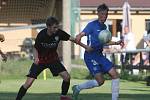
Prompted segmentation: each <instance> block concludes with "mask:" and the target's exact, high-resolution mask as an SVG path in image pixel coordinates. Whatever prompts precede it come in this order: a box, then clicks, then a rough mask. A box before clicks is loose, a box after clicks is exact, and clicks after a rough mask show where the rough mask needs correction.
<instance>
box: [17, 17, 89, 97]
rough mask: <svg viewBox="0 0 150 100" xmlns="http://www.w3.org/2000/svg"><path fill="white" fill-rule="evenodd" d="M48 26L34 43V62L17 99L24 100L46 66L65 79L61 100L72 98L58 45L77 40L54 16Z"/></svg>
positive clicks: (50, 18)
mask: <svg viewBox="0 0 150 100" xmlns="http://www.w3.org/2000/svg"><path fill="white" fill-rule="evenodd" d="M46 26H47V28H45V29H43V30H41V31H40V32H39V33H38V35H37V37H36V40H35V45H34V50H35V52H34V62H33V64H32V65H31V68H30V70H29V73H28V74H27V79H26V81H25V83H24V84H23V85H22V86H21V87H20V89H19V92H18V94H17V97H16V100H22V98H23V97H24V95H25V94H26V92H27V90H28V89H29V88H30V87H31V85H32V84H33V82H34V80H35V79H36V78H37V77H38V75H39V74H40V73H41V72H42V71H43V70H44V69H46V68H49V69H50V71H51V73H52V74H53V76H58V75H59V76H61V78H62V79H63V82H62V86H61V96H60V100H71V97H68V96H66V95H67V93H68V89H69V86H70V75H69V73H68V72H67V70H66V69H65V67H64V65H63V64H62V63H61V61H60V60H59V57H58V54H57V47H58V44H59V42H60V41H67V40H70V41H71V42H73V43H76V40H75V38H73V37H71V36H70V35H69V34H67V33H66V32H64V31H63V30H61V29H59V22H58V20H57V19H56V18H54V17H49V18H48V19H47V21H46ZM78 44H79V45H82V46H84V47H85V49H87V51H88V48H89V47H88V46H86V45H84V44H82V43H79V42H78ZM89 49H90V48H89Z"/></svg>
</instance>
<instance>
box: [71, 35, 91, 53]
mask: <svg viewBox="0 0 150 100" xmlns="http://www.w3.org/2000/svg"><path fill="white" fill-rule="evenodd" d="M69 40H70V41H72V42H74V43H76V44H78V45H80V46H81V47H83V48H84V49H85V50H86V51H88V52H90V51H92V50H93V48H91V47H90V46H88V45H85V44H84V43H82V42H80V41H78V40H76V39H75V38H74V37H70V39H69Z"/></svg>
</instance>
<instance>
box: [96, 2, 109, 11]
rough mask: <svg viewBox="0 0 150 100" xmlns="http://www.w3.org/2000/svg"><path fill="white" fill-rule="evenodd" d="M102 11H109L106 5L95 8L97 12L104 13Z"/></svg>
mask: <svg viewBox="0 0 150 100" xmlns="http://www.w3.org/2000/svg"><path fill="white" fill-rule="evenodd" d="M104 10H107V11H109V8H108V6H107V5H106V4H104V3H103V4H101V5H99V6H98V7H97V12H100V11H104Z"/></svg>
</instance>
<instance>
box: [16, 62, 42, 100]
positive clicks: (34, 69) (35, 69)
mask: <svg viewBox="0 0 150 100" xmlns="http://www.w3.org/2000/svg"><path fill="white" fill-rule="evenodd" d="M42 70H43V68H42V67H40V66H39V65H36V64H34V63H33V64H32V66H31V68H30V71H29V73H28V75H27V80H26V82H25V83H24V84H23V85H22V86H21V87H20V89H19V92H18V94H17V97H16V100H22V98H23V96H24V95H25V94H26V92H27V90H28V88H30V87H31V85H32V83H33V82H34V80H35V79H36V78H37V76H38V75H39V74H40V73H41V71H42Z"/></svg>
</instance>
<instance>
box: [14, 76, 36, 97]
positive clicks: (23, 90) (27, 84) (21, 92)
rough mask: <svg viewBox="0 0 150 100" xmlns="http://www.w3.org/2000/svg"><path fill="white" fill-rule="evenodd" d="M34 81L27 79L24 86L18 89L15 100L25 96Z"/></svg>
mask: <svg viewBox="0 0 150 100" xmlns="http://www.w3.org/2000/svg"><path fill="white" fill-rule="evenodd" d="M34 80H35V78H30V77H27V80H26V82H25V84H24V85H22V86H21V87H20V89H19V92H18V94H17V97H16V100H22V98H23V96H24V95H25V94H26V92H27V90H28V88H29V87H31V85H32V83H33V82H34Z"/></svg>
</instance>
